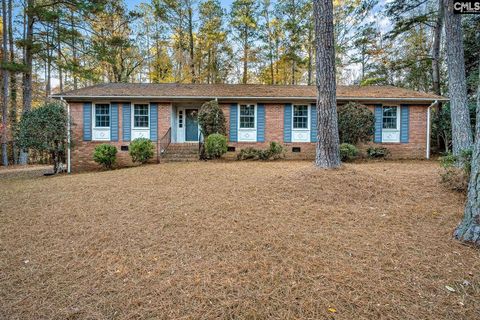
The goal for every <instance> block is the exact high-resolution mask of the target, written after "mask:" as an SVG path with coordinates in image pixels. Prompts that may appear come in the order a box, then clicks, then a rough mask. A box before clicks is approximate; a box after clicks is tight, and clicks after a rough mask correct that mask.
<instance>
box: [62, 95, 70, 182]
mask: <svg viewBox="0 0 480 320" xmlns="http://www.w3.org/2000/svg"><path fill="white" fill-rule="evenodd" d="M60 101H62V103H64V104H65V105H66V106H67V118H68V120H67V173H68V174H70V173H71V161H70V152H71V147H70V144H71V141H70V140H71V138H70V129H71V128H70V104H69V103H68V102H67V101H65V99H63V97H60Z"/></svg>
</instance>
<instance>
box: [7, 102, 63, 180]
mask: <svg viewBox="0 0 480 320" xmlns="http://www.w3.org/2000/svg"><path fill="white" fill-rule="evenodd" d="M68 121H69V119H68V115H67V111H66V110H65V107H64V106H63V105H61V104H58V103H47V104H44V105H42V106H40V107H38V108H33V109H32V110H31V111H30V112H27V113H25V114H24V115H23V116H22V117H21V119H20V122H19V123H18V126H17V128H16V129H17V130H15V133H14V134H15V137H14V139H15V142H16V144H17V146H18V147H19V148H23V149H30V150H34V151H36V152H38V154H39V155H42V154H45V153H48V154H49V155H50V158H51V160H52V162H53V172H54V173H58V172H60V171H62V168H63V165H62V163H65V155H66V151H67V148H68V141H67V127H68ZM71 146H72V145H71V144H70V147H71Z"/></svg>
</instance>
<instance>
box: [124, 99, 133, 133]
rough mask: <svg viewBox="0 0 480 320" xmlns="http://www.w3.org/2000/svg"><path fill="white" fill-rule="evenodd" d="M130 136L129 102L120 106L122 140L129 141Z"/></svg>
mask: <svg viewBox="0 0 480 320" xmlns="http://www.w3.org/2000/svg"><path fill="white" fill-rule="evenodd" d="M131 136H132V107H131V106H130V103H128V102H127V103H124V104H123V106H122V140H123V141H130V139H131Z"/></svg>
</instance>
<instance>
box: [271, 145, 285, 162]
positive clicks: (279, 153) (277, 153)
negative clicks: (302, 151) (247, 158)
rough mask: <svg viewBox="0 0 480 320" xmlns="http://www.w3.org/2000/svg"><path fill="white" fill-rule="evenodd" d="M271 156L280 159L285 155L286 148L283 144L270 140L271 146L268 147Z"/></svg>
mask: <svg viewBox="0 0 480 320" xmlns="http://www.w3.org/2000/svg"><path fill="white" fill-rule="evenodd" d="M268 153H269V158H272V159H274V160H277V159H280V158H281V157H283V155H284V153H285V150H284V148H283V146H282V145H281V144H280V143H278V142H275V141H272V142H270V147H269V148H268Z"/></svg>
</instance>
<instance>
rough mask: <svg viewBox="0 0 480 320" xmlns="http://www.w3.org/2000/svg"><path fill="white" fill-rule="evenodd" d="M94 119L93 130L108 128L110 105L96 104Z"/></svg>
mask: <svg viewBox="0 0 480 320" xmlns="http://www.w3.org/2000/svg"><path fill="white" fill-rule="evenodd" d="M94 119H95V122H94V127H95V128H110V105H109V104H108V103H105V104H104V103H102V104H100V103H99V104H96V105H95V109H94Z"/></svg>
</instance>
